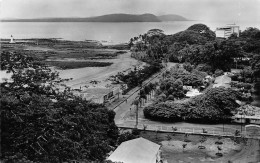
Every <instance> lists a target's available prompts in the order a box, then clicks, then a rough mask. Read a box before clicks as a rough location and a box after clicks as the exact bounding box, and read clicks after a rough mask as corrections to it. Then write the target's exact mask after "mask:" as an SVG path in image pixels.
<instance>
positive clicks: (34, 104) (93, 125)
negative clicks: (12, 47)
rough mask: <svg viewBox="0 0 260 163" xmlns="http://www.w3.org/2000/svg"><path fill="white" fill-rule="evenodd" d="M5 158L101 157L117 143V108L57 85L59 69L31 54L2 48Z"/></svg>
mask: <svg viewBox="0 0 260 163" xmlns="http://www.w3.org/2000/svg"><path fill="white" fill-rule="evenodd" d="M1 69H2V70H7V71H8V72H11V73H12V77H11V78H12V80H11V81H5V82H3V83H1V95H0V101H1V121H2V122H1V134H2V142H1V143H2V144H1V145H2V151H1V152H2V156H1V157H2V159H3V160H5V161H11V162H18V160H17V159H16V158H18V157H17V156H18V155H19V158H20V156H22V157H24V158H27V159H28V160H30V161H34V162H65V161H72V160H79V161H86V162H89V161H102V160H104V159H105V156H106V154H107V153H108V152H109V151H110V150H111V146H114V145H115V144H116V139H117V137H118V130H117V127H116V125H115V123H114V116H115V113H114V112H113V111H110V110H108V109H106V108H105V107H104V106H102V105H99V104H94V103H91V102H89V101H86V100H83V99H81V98H80V97H77V96H74V95H73V94H72V93H71V91H70V88H68V87H65V88H64V90H63V91H61V90H59V89H58V85H57V84H59V83H60V82H62V80H60V79H59V78H58V74H57V73H55V72H52V71H51V70H50V69H49V68H48V67H47V66H45V65H43V64H42V63H41V62H39V61H37V60H35V59H34V58H33V57H32V56H28V55H26V54H19V53H10V52H2V53H1Z"/></svg>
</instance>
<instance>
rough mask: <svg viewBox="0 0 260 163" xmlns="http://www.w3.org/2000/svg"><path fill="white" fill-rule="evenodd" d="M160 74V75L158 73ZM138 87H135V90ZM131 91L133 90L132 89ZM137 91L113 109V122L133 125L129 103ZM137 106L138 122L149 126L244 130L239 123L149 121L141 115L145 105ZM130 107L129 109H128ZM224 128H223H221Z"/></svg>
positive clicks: (232, 131) (156, 79)
mask: <svg viewBox="0 0 260 163" xmlns="http://www.w3.org/2000/svg"><path fill="white" fill-rule="evenodd" d="M173 65H175V64H174V63H170V64H168V66H167V69H170V68H171V67H172V66H173ZM159 76H160V75H159ZM159 76H158V77H156V78H154V79H152V80H151V79H148V80H151V81H150V82H156V81H159ZM137 89H139V88H135V91H136V90H137ZM132 92H133V91H132ZM138 93H139V91H137V92H135V93H133V94H132V95H131V96H130V97H128V99H127V102H123V103H122V104H120V105H119V106H118V107H116V108H115V109H114V111H115V112H116V116H115V123H116V124H118V125H126V126H135V124H136V120H135V106H133V105H131V104H132V102H133V101H134V100H135V99H136V97H137V96H138ZM151 103H152V101H151V100H150V101H148V102H147V103H146V104H145V106H147V105H149V104H151ZM114 106H115V105H112V106H109V107H108V108H110V109H113V107H114ZM145 106H143V107H139V111H138V114H139V116H138V124H139V125H141V126H143V125H149V126H168V127H172V126H174V127H178V128H182V129H195V130H201V129H202V128H205V129H206V130H208V131H215V132H223V131H224V132H231V133H235V131H236V130H239V131H241V130H242V131H244V130H245V128H244V126H242V128H241V125H239V124H224V125H223V124H196V123H187V122H176V123H166V122H158V121H151V120H149V119H146V118H145V117H144V115H143V108H144V107H145ZM130 108H131V110H130ZM223 129H224V130H223Z"/></svg>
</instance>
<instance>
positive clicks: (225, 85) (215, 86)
mask: <svg viewBox="0 0 260 163" xmlns="http://www.w3.org/2000/svg"><path fill="white" fill-rule="evenodd" d="M217 87H224V88H231V86H230V84H225V83H219V84H214V85H213V88H217Z"/></svg>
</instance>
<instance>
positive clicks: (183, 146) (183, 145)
mask: <svg viewBox="0 0 260 163" xmlns="http://www.w3.org/2000/svg"><path fill="white" fill-rule="evenodd" d="M186 146H187V144H182V149H183V152H184V149H185V148H186Z"/></svg>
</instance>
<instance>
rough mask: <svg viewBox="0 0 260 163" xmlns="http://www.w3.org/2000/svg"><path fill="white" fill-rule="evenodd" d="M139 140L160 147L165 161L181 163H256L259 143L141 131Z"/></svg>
mask: <svg viewBox="0 0 260 163" xmlns="http://www.w3.org/2000/svg"><path fill="white" fill-rule="evenodd" d="M140 136H142V137H144V138H146V139H149V140H151V141H153V142H155V143H158V144H160V145H161V155H162V160H164V161H166V160H167V162H168V163H179V162H194V163H201V162H216V163H217V162H256V161H257V160H258V158H259V157H260V155H259V147H260V146H259V140H253V139H243V138H233V137H230V138H228V137H217V136H203V135H189V134H173V133H160V132H158V133H157V132H149V131H141V133H140Z"/></svg>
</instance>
